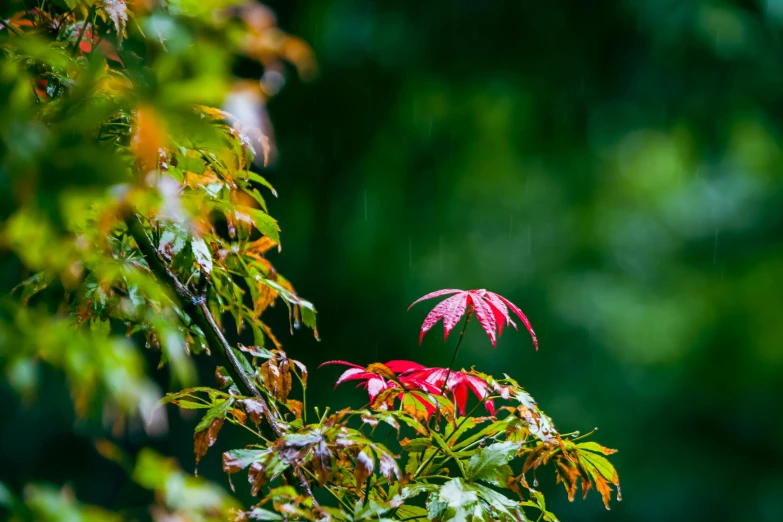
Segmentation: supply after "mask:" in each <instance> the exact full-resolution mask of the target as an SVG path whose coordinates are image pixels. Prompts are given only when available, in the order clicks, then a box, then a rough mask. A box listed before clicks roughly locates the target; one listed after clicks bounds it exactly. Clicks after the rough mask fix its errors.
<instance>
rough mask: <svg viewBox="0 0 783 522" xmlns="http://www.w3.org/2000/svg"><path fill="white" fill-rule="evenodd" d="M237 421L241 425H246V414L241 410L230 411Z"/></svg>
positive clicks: (233, 409)
mask: <svg viewBox="0 0 783 522" xmlns="http://www.w3.org/2000/svg"><path fill="white" fill-rule="evenodd" d="M229 411H230V412H231V413H232V414H233V415H234V418H235V419H236V420H238V421H239V422H240V423H242V424H244V423H245V421H246V420H247V415H245V412H244V411H242V410H240V409H239V408H232V409H231V410H229Z"/></svg>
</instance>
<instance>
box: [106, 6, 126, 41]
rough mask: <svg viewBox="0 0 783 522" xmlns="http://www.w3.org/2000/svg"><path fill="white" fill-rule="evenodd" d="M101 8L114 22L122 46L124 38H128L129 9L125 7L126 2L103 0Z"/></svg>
mask: <svg viewBox="0 0 783 522" xmlns="http://www.w3.org/2000/svg"><path fill="white" fill-rule="evenodd" d="M100 6H101V8H102V9H103V10H104V11H105V12H106V14H107V15H108V16H109V18H110V19H111V21H112V22H114V28H115V30H116V31H117V42H118V43H119V44H121V43H122V39H123V37H124V36H126V33H125V25H126V24H127V23H128V7H127V6H126V5H125V0H101V3H100Z"/></svg>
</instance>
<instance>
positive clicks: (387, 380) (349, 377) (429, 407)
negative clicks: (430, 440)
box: [319, 360, 495, 416]
mask: <svg viewBox="0 0 783 522" xmlns="http://www.w3.org/2000/svg"><path fill="white" fill-rule="evenodd" d="M327 364H343V365H345V366H350V368H348V369H347V370H345V371H344V372H343V374H342V375H340V377H339V378H338V379H337V382H336V383H335V385H334V387H335V388H336V387H337V386H339V385H340V384H341V383H343V382H346V381H362V382H360V383H359V384H358V385H357V386H361V387H363V388H364V389H366V390H367V393H368V395H369V397H370V402H371V403H372V402H374V401H375V399H376V398H377V397H378V396H379V395H380V394H381V393H382V392H384V391H386V390H391V389H400V390H401V391H400V394H399V395H398V396H397V397H398V398H399V399H402V396H403V394H404V393H405V392H406V391H419V392H423V393H421V394H418V393H417V394H414V395H413V397H414V398H415V399H416V400H418V401H419V402H420V403H421V404H422V405H423V406H424V408H425V409H426V411H427V416H430V415H432V414H433V413H435V411H436V410H437V406H436V405H437V402H436V400H435V399H434V398H432V399H428V398H427V395H441V390H443V392H444V393H445V394H447V395H449V396H451V398H452V400H453V401H454V403H455V404H456V405H457V408H458V409H459V412H460V414H461V415H464V414H465V405H466V404H467V401H468V391H471V392H472V393H473V395H475V396H476V398H478V399H479V400H480V401H484V407H485V408H486V409H487V411H489V412H490V413H491V414H492V415H494V414H495V406H494V404H493V402H492V401H491V400H490V399H488V397H489V393H488V387H489V386H488V384H487V381H486V380H484V379H482V378H481V377H478V376H476V375H472V374H470V373H467V372H464V371H449V370H448V368H428V367H426V366H423V365H421V364H419V363H416V362H413V361H403V360H394V361H389V362H387V363H385V364H378V363H375V364H371V365H370V366H368V367H366V368H365V367H363V366H359V365H358V364H354V363H350V362H347V361H327V362H325V363H323V364H321V366H324V365H327ZM321 366H319V368H320V367H321ZM444 383H445V386H444Z"/></svg>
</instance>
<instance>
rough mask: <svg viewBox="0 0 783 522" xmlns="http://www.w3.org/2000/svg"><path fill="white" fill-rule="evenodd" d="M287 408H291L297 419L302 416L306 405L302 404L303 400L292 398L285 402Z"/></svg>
mask: <svg viewBox="0 0 783 522" xmlns="http://www.w3.org/2000/svg"><path fill="white" fill-rule="evenodd" d="M285 406H286V408H288V409H289V410H291V412H292V413H293V414H294V416H295V417H296V418H297V419H301V418H302V410H303V409H304V406H303V404H302V401H297V400H294V399H290V400H288V401H287V402H286V403H285Z"/></svg>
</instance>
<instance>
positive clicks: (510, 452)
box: [465, 442, 519, 486]
mask: <svg viewBox="0 0 783 522" xmlns="http://www.w3.org/2000/svg"><path fill="white" fill-rule="evenodd" d="M518 450H519V444H518V443H516V442H497V443H495V444H491V445H489V446H487V447H484V448H479V449H478V451H476V453H474V454H473V456H472V457H471V458H470V461H469V462H468V465H467V467H466V469H465V471H466V472H467V477H468V480H494V479H495V476H494V471H495V470H496V469H497V468H499V467H500V466H502V465H504V464H507V463H508V462H509V461H510V460H511V459H513V458H514V457H516V456H517V452H518ZM504 486H505V484H504Z"/></svg>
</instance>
